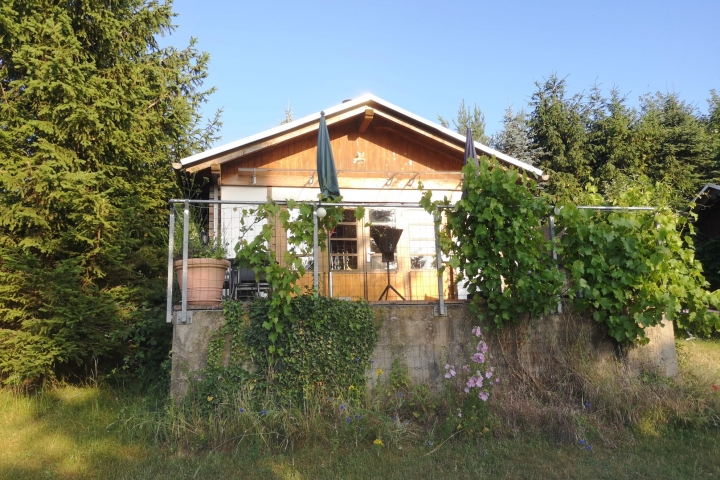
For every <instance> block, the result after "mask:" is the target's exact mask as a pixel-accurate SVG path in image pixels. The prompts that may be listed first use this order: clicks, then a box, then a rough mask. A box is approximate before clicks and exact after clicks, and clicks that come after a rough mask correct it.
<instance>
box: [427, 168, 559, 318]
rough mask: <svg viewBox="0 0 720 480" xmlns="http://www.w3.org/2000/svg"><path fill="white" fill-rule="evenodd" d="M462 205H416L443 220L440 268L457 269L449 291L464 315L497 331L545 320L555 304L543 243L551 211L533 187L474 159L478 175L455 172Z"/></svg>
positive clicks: (552, 272) (554, 274) (555, 279)
mask: <svg viewBox="0 0 720 480" xmlns="http://www.w3.org/2000/svg"><path fill="white" fill-rule="evenodd" d="M463 174H464V175H465V180H464V182H463V191H464V194H463V198H462V199H461V200H460V201H459V202H457V204H456V205H455V207H454V208H452V209H451V208H449V201H448V200H447V198H446V199H445V200H443V201H435V202H433V201H432V197H431V192H430V191H426V192H425V193H424V195H423V198H422V202H421V203H422V205H423V207H424V208H425V209H426V210H427V211H428V212H430V213H435V212H438V211H439V212H444V214H445V223H444V224H443V225H442V226H441V229H440V246H441V248H442V251H443V253H444V254H446V255H449V256H450V259H449V261H448V262H447V264H448V265H449V266H450V267H451V268H453V269H457V271H458V272H459V275H458V276H457V280H456V281H457V283H466V284H467V290H468V293H469V296H470V297H471V298H472V304H471V305H472V308H473V309H474V310H475V311H476V312H477V313H478V315H479V317H480V318H481V319H484V318H487V319H489V320H491V321H492V322H494V324H495V325H496V326H497V327H502V326H503V325H505V324H507V323H511V322H514V321H519V320H520V319H522V318H526V317H530V316H533V315H540V314H543V313H547V312H548V311H549V310H550V309H551V308H553V306H554V305H556V304H557V295H558V294H559V293H560V288H561V287H562V276H561V274H560V273H559V272H558V270H557V268H556V267H555V264H554V263H553V259H552V256H551V250H552V249H551V243H550V241H549V240H547V239H546V238H545V237H544V235H543V230H542V225H543V221H544V219H545V218H546V217H547V216H548V214H549V213H550V211H551V207H550V203H549V201H548V199H547V197H546V196H545V195H542V194H541V192H539V191H538V188H537V184H536V182H535V181H534V180H532V179H530V178H528V177H527V176H526V175H525V174H524V173H523V174H521V173H519V172H518V171H517V170H516V169H515V168H513V167H510V168H505V167H502V166H500V165H499V164H498V162H497V160H495V159H493V158H487V157H481V158H480V161H479V167H475V165H474V162H468V164H467V165H465V166H464V167H463Z"/></svg>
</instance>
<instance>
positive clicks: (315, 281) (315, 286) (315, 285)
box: [313, 206, 319, 297]
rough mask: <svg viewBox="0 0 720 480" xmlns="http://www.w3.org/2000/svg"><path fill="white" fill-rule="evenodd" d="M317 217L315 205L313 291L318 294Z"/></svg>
mask: <svg viewBox="0 0 720 480" xmlns="http://www.w3.org/2000/svg"><path fill="white" fill-rule="evenodd" d="M318 243H319V242H318V217H317V206H316V207H315V208H314V209H313V292H314V293H315V296H316V297H317V296H318V290H319V286H318V283H319V282H318V276H319V275H318V248H319V246H318Z"/></svg>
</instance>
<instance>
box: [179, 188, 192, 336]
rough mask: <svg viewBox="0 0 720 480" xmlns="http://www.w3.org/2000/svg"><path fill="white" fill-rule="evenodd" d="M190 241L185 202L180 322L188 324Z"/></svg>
mask: <svg viewBox="0 0 720 480" xmlns="http://www.w3.org/2000/svg"><path fill="white" fill-rule="evenodd" d="M189 239H190V201H189V200H185V205H184V207H183V268H182V280H183V282H182V310H181V312H180V321H181V322H182V323H187V286H188V285H187V283H188V241H189Z"/></svg>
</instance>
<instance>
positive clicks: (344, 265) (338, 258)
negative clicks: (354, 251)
mask: <svg viewBox="0 0 720 480" xmlns="http://www.w3.org/2000/svg"><path fill="white" fill-rule="evenodd" d="M331 263H332V269H333V270H357V268H358V257H356V256H352V255H333V256H332V257H331Z"/></svg>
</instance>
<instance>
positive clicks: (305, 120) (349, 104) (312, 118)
mask: <svg viewBox="0 0 720 480" xmlns="http://www.w3.org/2000/svg"><path fill="white" fill-rule="evenodd" d="M371 102H373V103H376V104H378V105H382V106H383V107H385V108H387V109H389V110H393V111H395V112H397V113H399V114H401V115H403V116H405V117H407V118H409V119H411V120H413V121H415V122H418V123H420V124H422V125H424V126H426V127H429V128H432V129H434V130H437V131H439V132H441V133H442V134H443V135H445V136H449V137H452V138H454V139H456V140H458V141H460V142H461V143H462V142H465V137H464V136H462V135H460V134H459V133H457V132H455V131H453V130H450V129H449V128H445V127H443V126H442V125H438V124H437V123H435V122H431V121H430V120H427V119H425V118H423V117H420V116H418V115H415V114H414V113H412V112H409V111H407V110H405V109H404V108H401V107H398V106H397V105H395V104H392V103H390V102H388V101H386V100H383V99H381V98H378V97H376V96H375V95H373V94H370V93H369V94H365V95H361V96H360V97H358V98H355V99H353V100H350V101H346V102H344V103H340V104H338V105H335V106H332V107H330V108H328V109H326V110H324V112H325V116H326V117H327V118H330V117H332V116H334V115H337V114H339V113H342V112H345V111H348V110H351V109H353V108H356V107H357V106H359V105H363V104H368V103H371ZM319 120H320V112H317V113H313V114H311V115H307V116H305V117H302V118H299V119H297V120H294V121H292V122H290V123H286V124H283V125H279V126H277V127H273V128H271V129H268V130H265V131H263V132H260V133H256V134H255V135H251V136H249V137H245V138H241V139H240V140H236V141H234V142H230V143H226V144H225V145H221V146H219V147H215V148H211V149H210V150H206V151H204V152H200V153H197V154H195V155H192V156H190V157H186V158H183V159H182V160H181V161H180V163H181V164H182V166H183V167H185V168H187V167H191V166H193V165H194V164H197V163H200V162H202V161H206V160H208V159H211V158H212V157H215V156H219V155H222V154H224V153H226V152H229V151H231V150H235V149H239V148H242V147H245V146H247V145H250V144H253V143H256V142H259V141H262V140H266V139H269V138H272V137H276V136H279V135H282V134H284V133H287V132H290V131H292V130H295V129H299V128H302V127H305V126H307V125H309V124H312V123H314V122H317V121H319ZM475 148H476V149H478V150H480V151H481V152H482V153H484V154H486V155H489V156H494V157H496V158H498V159H499V160H502V161H503V162H505V163H509V164H511V165H514V166H516V167H519V168H522V169H524V170H527V171H529V172H532V173H534V174H535V175H537V176H538V177H539V176H542V173H543V172H542V170H540V169H539V168H536V167H534V166H532V165H530V164H527V163H525V162H521V161H520V160H517V159H515V158H513V157H511V156H509V155H506V154H504V153H502V152H499V151H497V150H495V149H493V148H490V147H488V146H487V145H484V144H482V143H480V142H475Z"/></svg>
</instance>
